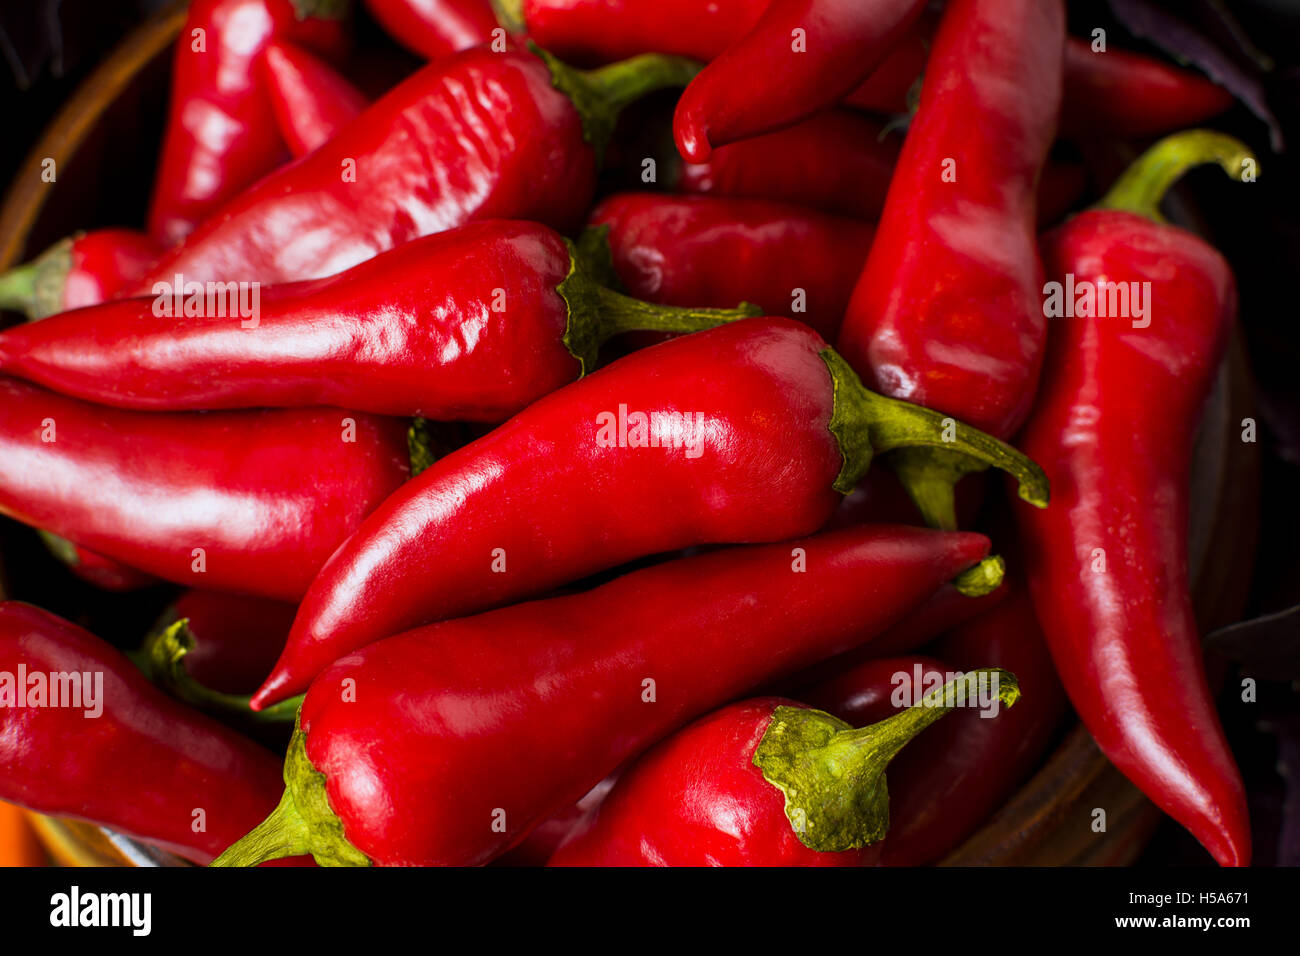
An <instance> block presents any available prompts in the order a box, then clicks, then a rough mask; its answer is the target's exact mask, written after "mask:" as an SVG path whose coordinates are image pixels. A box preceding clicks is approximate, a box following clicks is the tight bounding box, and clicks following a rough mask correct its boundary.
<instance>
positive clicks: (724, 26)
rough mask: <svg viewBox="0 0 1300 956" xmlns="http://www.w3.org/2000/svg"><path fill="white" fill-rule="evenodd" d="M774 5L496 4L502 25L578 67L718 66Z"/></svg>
mask: <svg viewBox="0 0 1300 956" xmlns="http://www.w3.org/2000/svg"><path fill="white" fill-rule="evenodd" d="M769 2H770V0H710V2H708V3H700V2H699V0H669V2H665V0H493V6H494V7H495V8H496V9H497V12H498V17H499V19H500V20H501V22H502V23H504V24H505V25H506V26H507V27H509V28H510V29H511V30H512V31H513V32H515V33H525V32H526V33H527V34H528V35H529V36H530V37H532V39H533V40H534V41H535V42H537V43H538V44H540V45H541V46H542V47H543V48H544V49H547V50H551V51H552V52H553V53H555V55H556V56H559V57H562V58H564V59H571V60H573V61H574V62H576V63H608V62H609V61H610V60H621V59H624V58H625V57H629V56H636V55H637V54H640V53H651V52H656V53H672V54H676V55H678V56H689V57H691V58H693V59H696V60H712V59H713V58H714V57H715V56H717V55H718V54H719V53H721V52H722V51H723V50H725V49H726V48H727V47H729V46H731V44H732V43H734V42H735V41H736V40H737V39H739V38H740V37H742V36H744V35H745V33H747V32H748V31H749V29H750V28H751V27H752V26H753V25H754V24H755V23H756V22H758V18H759V17H760V16H761V15H762V13H763V9H764V7H766V6H767V4H768V3H769Z"/></svg>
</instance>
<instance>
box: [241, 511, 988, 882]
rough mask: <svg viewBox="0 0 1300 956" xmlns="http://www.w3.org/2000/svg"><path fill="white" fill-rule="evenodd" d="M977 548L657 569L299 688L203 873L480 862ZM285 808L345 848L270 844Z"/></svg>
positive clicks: (427, 636)
mask: <svg viewBox="0 0 1300 956" xmlns="http://www.w3.org/2000/svg"><path fill="white" fill-rule="evenodd" d="M794 549H801V550H802V553H803V555H804V556H805V558H806V562H807V564H806V568H807V570H806V572H798V571H796V567H797V564H796V563H795V562H797V561H798V557H799V552H797V551H795V550H794ZM987 551H988V541H987V539H985V538H984V537H982V536H981V535H974V534H964V533H945V532H933V531H927V530H924V529H919V528H905V527H902V526H874V527H870V528H855V529H849V530H847V531H842V532H835V533H833V534H830V535H822V536H818V537H814V538H808V539H804V540H798V541H787V542H783V543H780V544H771V545H763V546H759V547H754V548H746V549H730V550H726V551H717V552H713V553H711V554H706V555H700V556H696V557H692V558H682V559H678V560H674V561H669V562H667V563H664V564H660V565H656V566H653V567H650V568H646V569H644V570H641V571H635V572H632V573H630V574H627V575H624V576H623V577H620V578H617V579H615V580H614V581H612V582H610V583H608V584H605V585H603V586H601V587H598V588H595V589H594V590H591V591H587V592H584V593H579V594H574V595H569V596H565V597H557V598H550V599H547V600H542V601H535V602H530V603H525V604H515V605H511V606H509V607H505V608H501V609H498V610H495V611H489V612H487V613H484V614H480V615H476V616H474V617H466V618H458V619H455V620H451V621H444V622H442V623H440V624H434V625H430V626H427V627H423V628H419V629H417V630H414V631H410V632H407V633H405V634H401V635H398V636H396V637H391V638H388V639H386V640H383V641H380V642H378V643H376V644H372V645H370V646H369V647H365V648H363V649H361V650H359V651H356V652H355V653H352V654H348V655H347V656H345V657H343V658H341V659H339V660H338V661H336V662H335V663H334V664H333V665H332V666H330V667H329V668H328V669H327V670H325V671H324V673H322V674H321V675H320V676H319V677H318V678H317V679H316V680H315V681H314V682H313V683H312V686H311V689H310V690H309V691H308V692H307V696H306V698H305V699H304V701H303V703H302V709H301V711H300V713H299V729H300V733H298V734H296V735H295V738H296V739H295V743H293V744H291V745H290V749H289V757H288V762H287V765H286V771H285V780H286V783H287V784H288V794H287V797H286V801H285V803H282V804H281V808H280V810H278V811H277V813H276V815H274V816H273V817H272V818H271V819H269V820H268V821H267V823H266V825H264V826H263V827H260V828H259V831H258V833H257V834H255V835H250V838H249V840H248V841H245V842H243V844H242V846H240V845H237V846H236V847H235V848H233V850H232V852H231V853H229V854H227V855H225V856H224V857H223V859H222V860H221V861H219V862H224V863H229V864H248V863H251V862H260V860H261V859H264V858H266V854H265V852H264V851H265V850H267V849H271V850H272V852H271V853H270V854H269V855H271V856H279V855H285V854H289V853H301V852H303V850H304V849H306V850H310V851H311V852H312V853H313V855H315V856H316V858H317V861H318V862H320V863H329V862H336V863H351V864H358V863H365V862H367V861H369V862H373V863H378V864H381V865H402V864H406V865H425V864H444V865H467V864H478V863H485V862H488V861H489V860H491V859H492V858H493V857H495V856H498V855H500V854H501V853H503V852H504V851H505V850H507V849H509V848H510V847H511V846H512V845H514V844H515V843H517V842H518V841H519V840H521V839H522V838H523V837H524V835H525V834H527V833H528V831H529V830H531V829H532V828H533V827H535V826H536V825H538V824H539V823H541V822H542V821H544V820H545V819H547V818H548V817H549V816H551V815H552V814H553V813H555V812H556V811H557V810H560V809H563V808H564V807H566V806H568V805H569V804H571V803H573V802H574V801H575V800H577V799H578V798H579V797H581V796H582V795H583V794H584V793H586V792H587V791H588V790H589V789H590V788H591V787H592V786H593V785H595V784H596V783H598V782H599V781H600V780H602V779H603V778H604V777H606V776H607V775H608V774H609V773H610V772H611V771H613V770H614V769H615V768H616V767H618V766H619V765H620V764H621V763H623V762H624V761H625V760H626V759H627V758H629V757H631V756H632V755H633V754H635V753H637V752H639V751H641V750H643V749H645V748H646V747H648V746H649V745H650V744H652V743H654V742H655V741H656V740H658V739H660V738H662V737H663V736H665V735H666V734H667V733H668V732H669V731H671V730H673V729H675V728H676V727H679V726H681V725H682V724H683V723H685V722H686V721H688V720H690V719H691V718H693V717H696V716H698V715H699V714H701V713H704V712H707V711H709V710H711V709H713V708H714V707H717V706H719V705H720V704H722V703H723V702H725V701H727V700H730V699H734V698H736V697H737V696H739V695H740V694H743V693H745V692H746V691H747V690H749V689H751V688H753V687H754V686H755V685H757V684H760V683H763V682H765V681H768V680H771V679H773V678H774V677H776V676H777V675H779V674H781V673H783V672H784V671H787V670H789V669H791V668H797V667H800V666H804V665H807V664H810V663H812V662H813V661H815V660H817V659H819V658H821V657H825V656H827V655H829V654H833V653H835V652H837V651H840V650H843V649H845V648H846V647H847V646H848V644H849V643H851V642H853V641H857V640H865V639H867V637H868V636H869V635H870V633H871V632H872V631H873V630H878V629H880V628H883V627H885V626H887V625H888V624H889V623H890V622H892V621H893V620H896V619H897V618H898V617H900V616H901V615H902V614H904V613H906V611H907V610H908V609H909V608H910V607H912V606H914V605H915V604H916V603H918V602H919V601H921V600H923V599H924V598H925V596H926V595H928V594H930V593H931V592H932V591H933V590H934V589H935V588H936V587H938V586H939V584H941V583H942V582H944V581H946V580H948V579H950V578H952V577H953V576H954V575H956V574H958V573H959V572H960V571H961V570H962V569H963V568H968V567H970V566H971V565H974V564H976V563H977V562H979V561H980V560H981V558H983V557H984V555H985V554H986V553H987ZM647 681H649V682H650V683H646V682H647ZM344 682H352V683H347V684H345V683H344ZM345 687H353V688H355V694H348V695H346V700H345V697H344V695H343V694H342V693H341V691H342V690H343V689H344V688H345ZM647 695H651V696H653V698H654V700H653V702H652V703H649V702H647V701H648V697H647ZM524 765H531V766H536V767H545V768H546V769H545V772H544V773H541V772H539V773H520V772H519V768H520V767H521V766H524ZM326 800H327V801H328V802H327V803H326ZM286 804H287V808H286ZM295 807H296V808H297V809H296V812H297V814H298V815H299V816H304V815H305V817H306V818H307V819H308V820H309V821H311V822H318V821H320V820H324V821H326V825H327V826H329V825H332V824H330V823H329V821H330V820H331V819H337V820H338V821H340V822H341V825H342V830H341V836H342V837H343V838H345V840H346V842H343V841H340V840H336V839H330V840H328V841H324V842H322V841H317V840H315V839H308V840H307V841H306V843H304V842H303V841H302V840H301V839H295V837H296V836H297V835H299V834H301V831H298V833H297V834H296V833H295V831H294V829H293V828H292V827H290V828H289V829H288V830H285V829H284V828H283V827H284V824H285V823H286V822H288V821H286V820H285V819H284V817H286V816H289V817H292V816H293V814H294V812H295ZM320 811H323V812H320ZM494 821H496V826H495V827H494ZM320 832H321V830H320V829H316V830H315V833H317V834H319V833H320ZM335 833H336V834H337V831H335ZM250 855H251V856H250Z"/></svg>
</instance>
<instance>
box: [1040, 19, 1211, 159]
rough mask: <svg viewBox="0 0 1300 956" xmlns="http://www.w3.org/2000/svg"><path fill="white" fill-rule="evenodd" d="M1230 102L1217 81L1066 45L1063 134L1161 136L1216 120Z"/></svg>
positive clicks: (1133, 56)
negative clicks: (1212, 118) (1211, 119)
mask: <svg viewBox="0 0 1300 956" xmlns="http://www.w3.org/2000/svg"><path fill="white" fill-rule="evenodd" d="M1232 102H1233V100H1232V94H1231V93H1229V92H1228V91H1227V90H1226V89H1224V88H1223V87H1221V86H1219V85H1218V84H1217V83H1214V82H1212V81H1211V80H1208V79H1206V78H1205V77H1203V76H1201V75H1199V74H1197V73H1194V72H1192V71H1190V70H1184V69H1179V68H1178V67H1176V66H1172V65H1171V64H1168V63H1165V62H1163V61H1161V60H1157V59H1155V58H1154V57H1149V56H1143V55H1142V54H1140V53H1132V52H1129V51H1127V50H1116V49H1110V48H1107V49H1106V51H1105V52H1094V51H1093V49H1092V47H1091V46H1090V45H1089V44H1088V43H1087V42H1086V41H1084V40H1079V39H1074V38H1071V39H1070V40H1069V41H1068V42H1067V43H1066V45H1065V98H1064V101H1063V102H1062V104H1061V133H1062V135H1064V136H1067V137H1070V138H1073V139H1088V138H1092V137H1096V136H1105V137H1109V138H1112V139H1114V138H1124V139H1138V138H1141V137H1146V136H1159V135H1161V134H1163V133H1168V132H1170V131H1171V130H1176V129H1185V128H1186V127H1188V126H1194V125H1196V124H1197V123H1201V122H1204V121H1205V120H1207V119H1210V118H1211V117H1213V116H1217V115H1218V114H1219V113H1222V112H1223V111H1224V110H1226V109H1227V108H1228V107H1230V106H1231V105H1232Z"/></svg>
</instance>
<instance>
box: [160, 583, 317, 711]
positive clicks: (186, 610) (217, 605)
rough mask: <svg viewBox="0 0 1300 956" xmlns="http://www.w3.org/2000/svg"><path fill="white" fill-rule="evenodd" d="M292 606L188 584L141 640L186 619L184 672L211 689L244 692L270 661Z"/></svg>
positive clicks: (272, 663) (289, 622)
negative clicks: (191, 643)
mask: <svg viewBox="0 0 1300 956" xmlns="http://www.w3.org/2000/svg"><path fill="white" fill-rule="evenodd" d="M296 610H297V608H296V607H295V606H294V605H292V604H286V603H284V602H283V601H271V600H268V599H266V598H259V597H251V596H249V595H247V594H224V593H222V592H220V591H199V590H189V591H186V592H185V593H184V594H182V595H181V596H180V597H179V598H177V599H176V602H175V603H174V604H172V605H171V607H169V608H168V609H167V610H166V611H165V612H164V613H163V615H162V619H161V620H160V621H159V622H158V625H157V626H156V627H155V628H154V633H153V634H152V635H150V638H149V640H147V641H146V645H147V644H148V643H149V641H151V640H153V639H154V637H155V636H156V635H157V634H160V633H162V632H163V631H164V630H165V629H166V628H167V627H169V626H171V625H172V624H175V623H176V622H177V621H185V626H186V628H187V629H188V630H189V633H190V635H191V636H192V637H193V638H194V646H193V647H192V648H191V649H190V650H189V651H188V652H187V653H186V655H185V670H186V672H187V673H188V674H189V676H190V677H191V678H193V679H194V680H195V681H197V682H199V683H200V684H202V685H203V686H204V687H207V688H210V689H212V690H214V691H218V692H221V693H225V694H247V693H249V692H250V691H252V690H253V689H254V688H255V687H257V685H258V684H259V683H260V682H261V681H262V679H263V678H265V677H266V675H267V674H269V673H270V672H271V668H272V667H273V666H275V660H276V658H277V657H278V656H279V654H280V650H281V649H282V648H283V647H284V641H285V638H287V637H288V636H289V627H290V626H291V625H292V624H293V615H294V612H295V611H296ZM146 651H147V647H146Z"/></svg>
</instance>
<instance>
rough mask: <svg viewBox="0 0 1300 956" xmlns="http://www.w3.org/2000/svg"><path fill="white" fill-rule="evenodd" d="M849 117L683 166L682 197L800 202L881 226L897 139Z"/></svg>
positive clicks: (673, 185)
mask: <svg viewBox="0 0 1300 956" xmlns="http://www.w3.org/2000/svg"><path fill="white" fill-rule="evenodd" d="M883 133H884V127H883V126H882V125H881V124H880V123H878V122H876V121H875V120H872V119H869V118H868V117H865V116H860V115H858V114H857V113H854V112H851V111H849V110H827V111H826V112H824V113H819V114H818V115H816V116H813V117H810V118H809V119H806V120H803V121H802V122H800V123H795V124H794V125H792V126H789V127H786V128H785V129H781V130H777V131H775V132H772V133H765V134H763V135H761V136H754V137H751V138H748V139H745V140H743V141H741V142H738V143H732V144H731V145H730V146H722V147H719V148H718V149H715V150H713V152H711V153H710V154H709V158H708V160H707V161H706V162H703V163H682V164H681V165H680V166H679V167H678V168H677V169H676V170H675V171H674V175H673V176H672V177H671V179H670V181H669V184H668V185H669V188H670V189H674V190H676V191H678V192H685V193H701V194H704V195H709V196H733V197H739V198H748V199H776V200H781V201H784V202H795V203H801V204H803V205H805V206H813V207H815V208H817V209H821V210H823V211H825V212H829V213H834V214H836V215H839V216H855V217H857V218H859V219H869V220H875V219H877V218H878V217H879V216H880V210H881V209H883V208H884V205H885V193H886V192H887V191H888V189H889V179H890V176H892V175H893V172H894V164H895V163H896V162H897V161H898V143H899V138H898V137H897V136H896V135H894V136H887V137H883V138H882V136H883Z"/></svg>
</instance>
